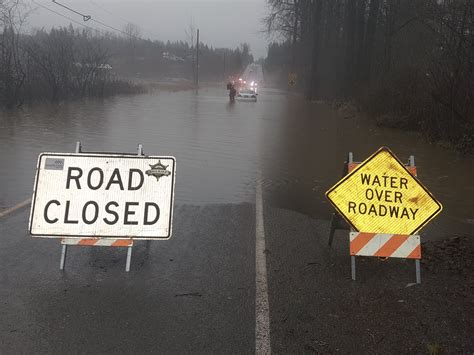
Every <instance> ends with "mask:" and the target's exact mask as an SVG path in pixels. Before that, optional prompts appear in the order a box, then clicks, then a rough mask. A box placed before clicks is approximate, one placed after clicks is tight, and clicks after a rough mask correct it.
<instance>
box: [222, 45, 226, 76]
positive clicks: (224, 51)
mask: <svg viewBox="0 0 474 355" xmlns="http://www.w3.org/2000/svg"><path fill="white" fill-rule="evenodd" d="M225 55H226V53H225V50H224V70H223V72H222V74H223V77H224V81H226V77H225Z"/></svg>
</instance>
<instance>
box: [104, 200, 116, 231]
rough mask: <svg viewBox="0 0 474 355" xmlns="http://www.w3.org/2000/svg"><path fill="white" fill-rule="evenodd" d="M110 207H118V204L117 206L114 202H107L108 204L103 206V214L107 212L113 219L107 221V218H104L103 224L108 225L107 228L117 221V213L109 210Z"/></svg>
mask: <svg viewBox="0 0 474 355" xmlns="http://www.w3.org/2000/svg"><path fill="white" fill-rule="evenodd" d="M110 206H115V207H118V206H119V204H118V203H117V202H115V201H111V202H109V203H107V204H106V205H105V212H107V213H108V214H111V215H113V216H114V219H113V220H108V219H107V218H104V222H105V223H106V224H108V225H109V226H110V225H112V224H115V223H117V221H118V219H119V215H118V213H117V212H115V211H114V210H111V209H110Z"/></svg>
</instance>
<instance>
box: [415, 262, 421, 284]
mask: <svg viewBox="0 0 474 355" xmlns="http://www.w3.org/2000/svg"><path fill="white" fill-rule="evenodd" d="M415 269H416V283H417V284H421V265H420V259H416V260H415Z"/></svg>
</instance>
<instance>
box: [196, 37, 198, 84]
mask: <svg viewBox="0 0 474 355" xmlns="http://www.w3.org/2000/svg"><path fill="white" fill-rule="evenodd" d="M198 85H199V28H198V30H197V41H196V88H197V87H198Z"/></svg>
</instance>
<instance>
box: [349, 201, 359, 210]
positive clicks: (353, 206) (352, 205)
mask: <svg viewBox="0 0 474 355" xmlns="http://www.w3.org/2000/svg"><path fill="white" fill-rule="evenodd" d="M356 206H357V204H356V203H355V202H352V201H349V208H348V209H349V212H351V209H352V211H353V212H354V213H356Z"/></svg>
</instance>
